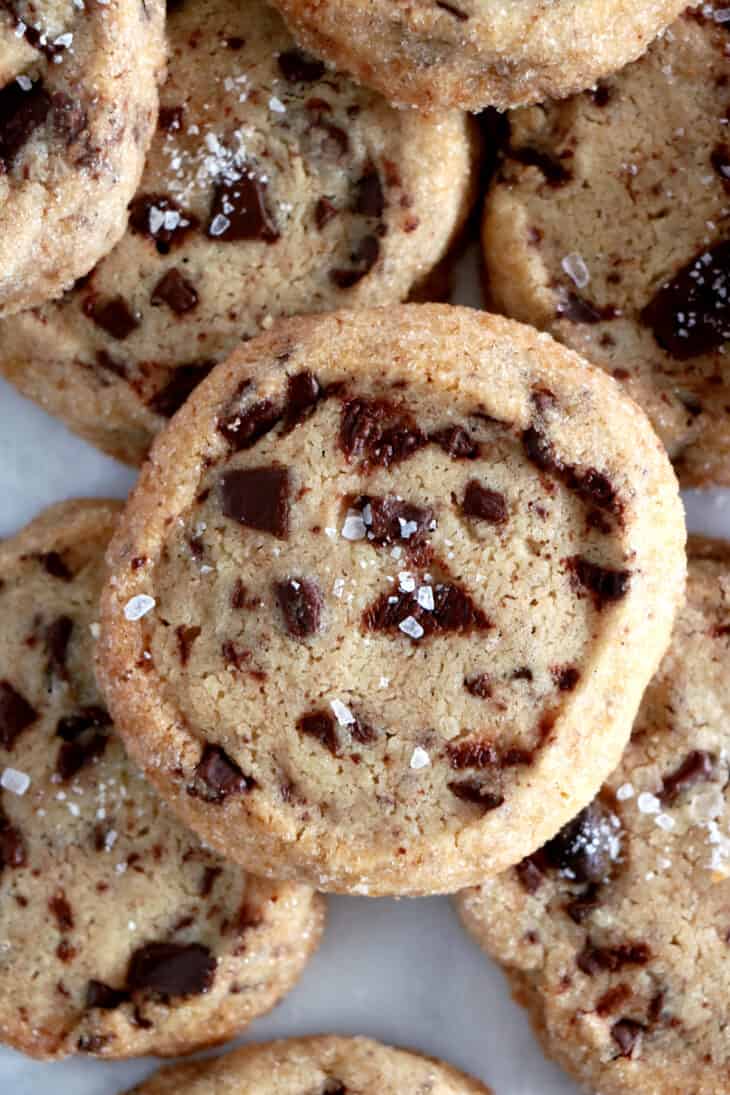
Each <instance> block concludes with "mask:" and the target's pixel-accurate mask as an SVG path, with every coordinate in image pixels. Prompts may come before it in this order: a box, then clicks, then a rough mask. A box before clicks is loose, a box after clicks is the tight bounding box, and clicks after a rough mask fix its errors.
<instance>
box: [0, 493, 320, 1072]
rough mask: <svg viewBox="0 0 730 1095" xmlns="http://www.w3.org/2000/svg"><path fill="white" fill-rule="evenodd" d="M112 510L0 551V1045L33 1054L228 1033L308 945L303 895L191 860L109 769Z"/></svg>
mask: <svg viewBox="0 0 730 1095" xmlns="http://www.w3.org/2000/svg"><path fill="white" fill-rule="evenodd" d="M119 508H120V507H119V505H118V503H113V502H91V501H89V502H67V503H64V504H62V505H59V506H54V507H53V508H52V509H50V510H47V511H46V512H45V513H44V514H42V515H41V516H40V517H39V518H38V519H37V520H35V521H34V522H33V523H32V524H31V525H29V526H28V527H27V528H26V529H25V530H24V531H23V532H21V533H20V534H19V535H18V536H16V537H14V538H13V539H11V540H6V541H5V542H4V543H3V544H2V545H0V610H1V615H2V626H1V627H0V772H1V773H2V775H1V776H0V788H1V790H0V857H1V860H2V878H1V879H0V887H1V889H2V902H1V903H0V942H1V943H2V946H0V1038H1V1039H2V1041H4V1042H7V1043H9V1044H10V1045H12V1046H14V1047H15V1048H16V1049H20V1050H23V1051H24V1052H25V1053H29V1054H32V1055H33V1056H34V1057H64V1056H66V1055H67V1054H72V1053H87V1054H93V1055H95V1056H100V1057H129V1056H137V1055H140V1054H146V1053H156V1054H163V1055H168V1054H177V1053H184V1052H188V1051H190V1050H192V1049H195V1048H197V1047H200V1046H202V1045H208V1044H211V1043H215V1042H220V1041H223V1040H225V1039H226V1038H229V1037H231V1036H232V1035H233V1034H234V1033H235V1032H236V1031H237V1030H238V1029H240V1028H241V1027H243V1026H245V1025H246V1024H247V1023H248V1022H249V1021H250V1020H251V1019H253V1018H255V1017H256V1016H257V1015H259V1014H261V1013H262V1012H264V1011H267V1010H268V1009H269V1008H270V1007H272V1005H273V1004H275V1003H276V1001H277V1000H278V999H279V998H280V997H281V996H282V995H283V994H284V993H285V992H286V991H287V989H289V988H290V987H291V985H292V983H293V982H294V981H295V979H296V978H297V976H298V974H299V973H300V971H301V969H302V967H303V965H304V963H305V962H306V960H307V958H308V956H309V954H310V953H311V951H312V950H313V949H314V947H315V946H316V944H317V941H318V939H319V935H320V932H321V926H322V917H323V912H322V907H321V904H320V900H319V899H318V898H317V897H316V895H314V894H313V893H312V891H311V890H310V889H308V888H306V887H304V886H296V885H291V884H286V883H274V882H262V881H259V880H256V879H252V878H248V877H247V876H246V875H245V874H244V873H243V872H242V871H241V869H240V868H239V867H236V866H234V865H232V864H230V863H226V862H225V861H224V860H222V859H219V858H218V856H216V855H214V854H213V853H212V852H211V851H210V850H208V849H206V848H204V847H203V846H202V845H201V844H200V843H199V842H198V840H197V839H196V838H195V837H194V836H193V834H191V833H190V832H189V831H188V830H187V829H185V828H183V826H182V825H180V823H179V822H178V821H177V820H176V819H175V818H174V816H173V815H172V813H171V812H169V811H168V808H167V807H166V806H165V805H164V803H161V802H160V800H159V799H158V798H157V796H156V795H155V794H154V792H153V791H152V789H151V788H150V787H149V785H148V784H147V783H146V782H145V781H144V780H143V779H142V776H141V775H140V774H139V772H138V771H137V769H136V768H135V767H134V766H133V765H132V764H131V762H130V761H129V760H128V759H127V757H126V755H125V752H124V749H123V748H122V745H121V743H120V742H119V740H118V738H117V737H116V735H115V733H114V728H113V727H112V724H111V720H110V718H109V715H108V714H107V712H106V709H105V708H104V707H103V705H102V701H101V698H100V696H99V693H98V690H97V688H96V684H95V682H94V678H93V647H94V643H95V639H94V636H95V635H96V634H97V633H98V626H99V625H98V623H97V619H98V611H97V609H98V605H97V601H98V596H99V590H100V587H101V584H102V580H103V576H104V564H103V553H104V549H105V546H106V544H107V542H108V539H109V536H110V535H111V531H112V527H113V524H114V522H115V520H116V518H117V515H118V511H119Z"/></svg>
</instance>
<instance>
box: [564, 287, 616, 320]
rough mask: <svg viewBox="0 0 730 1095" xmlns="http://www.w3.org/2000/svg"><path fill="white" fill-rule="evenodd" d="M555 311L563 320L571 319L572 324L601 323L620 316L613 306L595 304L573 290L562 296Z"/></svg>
mask: <svg viewBox="0 0 730 1095" xmlns="http://www.w3.org/2000/svg"><path fill="white" fill-rule="evenodd" d="M555 310H556V312H557V314H558V316H560V318H561V319H569V320H570V321H571V323H588V324H593V323H601V322H603V321H604V320H607V319H616V318H617V316H618V314H619V313H618V312H617V311H616V309H615V308H614V307H613V305H612V304H605V305H603V306H600V305H598V304H593V303H592V302H591V301H589V300H586V298H585V297H582V296H580V295H579V294H578V293H575V292H573V291H572V290H571V291H569V292H566V293H563V294H562V296H561V299H560V301H559V302H558V306H557V308H556V309H555Z"/></svg>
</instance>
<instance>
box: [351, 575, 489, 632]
mask: <svg viewBox="0 0 730 1095" xmlns="http://www.w3.org/2000/svg"><path fill="white" fill-rule="evenodd" d="M431 588H432V590H433V601H434V607H433V609H430V610H429V609H425V608H423V607H422V606H421V605H420V604H419V602H418V599H417V594H416V592H413V593H406V592H403V591H402V590H401V591H399V592H398V593H391V592H386V593H383V594H381V596H380V597H378V599H377V600H376V601H375V602H374V603H373V604H371V605H370V607H369V608H367V609H366V610H365V612H364V613H363V618H362V622H363V627H364V628H365V629H366V630H367V631H384V632H395V633H396V634H400V635H403V636H405V635H408V636H409V637H410V638H411V639H412V641H414V642H418V641H419V640H420V639H422V638H426V637H430V636H432V635H445V634H447V633H449V632H458V633H460V634H469V633H471V632H474V631H488V630H489V629H490V628H491V626H492V624H491V621H490V620H489V619H488V618H487V617H486V616H485V614H484V613H483V612H482V610H481V609H480V608H478V607H477V605H476V604H475V603H474V601H473V600H472V599H471V597H470V596H469V594H468V593H467V592H466V590H464V589H463V588H462V587H461V586H460V585H458V584H457V583H455V582H439V583H438V584H436V585H434V586H432V587H431ZM409 619H410V620H411V621H412V624H411V625H410V627H409V626H408V625H407V629H406V630H405V631H404V630H403V629H402V628H401V627H400V625H401V624H402V623H404V622H405V621H406V620H409ZM415 631H420V632H421V634H419V635H418V637H416V635H415V634H413V632H415Z"/></svg>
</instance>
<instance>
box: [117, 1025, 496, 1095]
mask: <svg viewBox="0 0 730 1095" xmlns="http://www.w3.org/2000/svg"><path fill="white" fill-rule="evenodd" d="M222 1084H225V1087H226V1091H230V1092H231V1095H249V1093H250V1095H253V1093H254V1092H255V1093H256V1095H301V1093H302V1092H304V1091H306V1092H307V1095H310V1093H311V1095H347V1093H349V1092H353V1093H354V1092H358V1091H363V1092H365V1091H377V1092H382V1095H403V1092H409V1093H410V1095H426V1093H428V1095H490V1092H489V1089H488V1088H486V1087H485V1086H484V1084H480V1083H479V1082H478V1081H477V1080H473V1079H472V1078H471V1077H469V1076H466V1075H464V1073H463V1072H458V1071H457V1070H456V1069H455V1068H452V1067H451V1066H450V1065H447V1064H445V1063H444V1062H443V1061H437V1060H431V1059H430V1058H427V1057H423V1056H421V1055H420V1054H417V1053H411V1052H408V1051H407V1050H403V1049H394V1048H392V1047H391V1046H384V1045H381V1044H380V1043H378V1042H373V1041H371V1040H370V1039H369V1038H342V1037H336V1036H334V1035H322V1036H320V1037H315V1038H292V1039H290V1040H289V1041H281V1042H270V1043H268V1044H265V1045H250V1046H245V1047H244V1048H243V1049H239V1050H236V1051H235V1052H234V1053H230V1054H228V1055H226V1056H224V1057H219V1058H218V1059H217V1060H215V1061H203V1062H200V1063H198V1064H189V1065H178V1066H174V1067H172V1068H167V1069H163V1070H162V1071H161V1072H158V1073H156V1074H155V1075H154V1076H153V1077H152V1078H151V1079H150V1080H147V1081H146V1082H145V1083H143V1084H140V1085H139V1087H136V1088H135V1089H134V1092H133V1093H132V1092H130V1095H173V1093H178V1092H179V1093H180V1095H210V1093H212V1092H219V1091H221V1090H222V1087H221V1085H222Z"/></svg>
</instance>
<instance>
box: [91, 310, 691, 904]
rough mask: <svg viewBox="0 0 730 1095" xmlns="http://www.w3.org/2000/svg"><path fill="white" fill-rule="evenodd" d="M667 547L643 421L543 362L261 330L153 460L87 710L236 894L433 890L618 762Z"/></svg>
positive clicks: (337, 334)
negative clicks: (111, 731) (246, 874)
mask: <svg viewBox="0 0 730 1095" xmlns="http://www.w3.org/2000/svg"><path fill="white" fill-rule="evenodd" d="M683 545H684V524H683V518H682V511H681V505H680V501H679V497H678V493H677V486H676V481H675V479H674V476H673V474H672V471H671V468H670V465H669V463H668V461H667V459H666V456H665V454H664V452H663V450H662V449H661V446H660V444H659V442H658V440H657V439H656V437H655V436H654V434H653V433H652V432H651V430H650V428H649V425H648V423H647V421H646V419H645V417H644V415H643V414H642V412H641V411H640V410H639V409H638V408H637V407H635V406H634V405H633V404H632V403H631V402H630V401H629V400H627V399H625V398H624V397H623V396H622V395H621V393H620V392H619V390H618V388H617V386H616V385H615V383H614V382H613V381H612V380H611V379H610V378H608V377H606V376H605V374H604V373H602V372H601V371H600V370H597V369H596V370H593V369H591V368H589V367H588V366H587V365H586V364H585V363H584V362H582V361H581V360H580V359H579V358H578V357H577V356H576V355H573V354H571V353H570V352H569V351H567V350H564V349H563V348H562V347H560V346H558V345H557V344H556V343H555V342H553V340H552V339H550V338H549V337H548V336H546V335H539V334H537V333H536V332H534V331H532V330H531V329H530V328H526V327H522V326H520V325H519V324H516V323H513V322H511V321H509V320H503V319H500V318H495V317H490V316H488V315H486V314H484V313H479V312H476V311H472V310H470V309H465V308H464V309H462V308H450V307H448V306H444V305H441V306H440V305H422V306H419V305H406V306H403V307H399V308H394V309H390V310H386V309H383V310H380V311H378V310H374V311H364V312H342V313H337V314H334V315H331V316H327V317H307V318H303V319H300V320H289V321H282V322H281V323H279V324H278V325H277V326H276V327H275V328H274V329H273V330H272V332H271V333H270V334H267V335H262V336H261V337H260V338H259V339H257V340H255V341H252V342H250V343H248V344H246V345H244V346H242V347H241V348H239V349H238V350H237V351H236V352H235V353H234V354H233V355H232V357H231V358H230V359H229V360H228V362H226V363H225V364H223V365H221V366H219V368H218V369H216V370H215V371H214V372H213V373H212V374H211V376H210V377H209V378H208V379H207V380H206V381H204V382H203V384H202V385H201V386H200V388H199V389H198V391H197V392H196V393H195V394H194V395H193V397H192V399H191V400H190V401H188V403H187V404H186V405H185V407H184V408H183V409H182V410H181V411H180V412H179V414H178V416H177V417H176V418H175V420H174V421H173V423H171V425H170V427H169V428H168V429H167V431H165V433H164V434H162V435H161V436H160V438H159V439H158V441H157V443H156V445H155V446H154V447H153V450H152V454H151V457H150V461H149V462H148V463H147V464H146V465H145V467H144V469H143V472H142V477H141V480H140V483H139V486H138V487H137V489H136V491H135V492H134V494H133V496H132V500H131V503H130V504H129V507H128V509H127V510H126V514H125V518H124V520H123V522H122V524H121V525H120V528H119V532H118V534H117V536H116V538H115V540H114V542H113V546H112V548H111V551H110V560H111V567H112V572H113V573H112V578H111V581H110V584H109V585H108V587H107V589H106V592H105V596H104V603H103V612H102V615H103V623H102V627H103V636H102V641H101V643H100V648H99V652H100V662H101V669H102V673H103V683H104V687H105V689H106V692H107V696H108V700H109V703H110V705H111V710H112V712H113V714H114V717H115V719H116V720H117V724H118V726H119V728H120V730H121V732H122V733H123V735H124V737H125V739H126V741H127V744H128V746H129V748H130V750H131V751H132V753H133V755H135V757H136V758H137V760H138V762H139V763H140V764H141V765H142V767H143V769H144V770H145V771H146V772H147V773H148V775H149V777H150V779H152V781H153V782H154V783H155V784H156V785H157V786H158V787H159V789H160V791H161V792H162V794H163V795H164V796H165V797H166V798H167V799H169V800H170V802H171V803H172V805H173V806H174V808H175V809H176V810H177V811H178V812H179V813H180V815H181V816H182V817H183V818H184V819H185V820H187V821H188V822H189V824H190V825H191V826H193V828H195V829H197V830H198V831H199V832H200V833H201V834H203V835H204V837H205V839H206V840H208V841H209V842H210V843H211V844H212V845H213V846H214V847H217V848H218V849H220V850H225V851H226V852H227V853H228V854H229V855H231V856H233V857H234V858H237V859H239V860H240V862H241V863H243V864H245V865H248V866H249V867H250V868H251V869H252V870H255V871H256V872H258V873H260V874H263V875H269V876H274V877H276V876H279V877H284V878H294V879H297V880H308V881H310V882H313V883H316V885H317V886H318V887H319V888H321V889H326V890H339V891H346V892H356V893H370V894H385V893H402V894H419V893H429V892H445V891H453V890H456V889H458V888H460V887H462V886H463V885H465V884H466V883H467V882H468V881H469V880H471V881H472V882H477V881H479V880H481V879H482V878H484V877H485V876H487V875H489V874H491V873H496V872H497V871H499V870H501V869H503V868H504V867H506V866H509V865H511V864H512V863H515V862H518V861H519V860H520V859H521V858H522V857H523V855H524V854H529V852H532V851H534V850H535V848H536V847H538V846H539V845H540V844H541V843H542V842H543V840H545V839H547V838H548V837H550V836H552V835H553V833H554V832H555V831H556V830H557V829H558V828H559V827H560V826H561V825H562V824H563V823H564V822H565V821H567V820H568V819H569V818H570V817H572V816H573V815H574V814H575V812H576V811H577V810H578V809H579V808H580V807H582V806H584V805H585V804H586V803H587V802H588V801H589V800H590V798H591V797H592V795H593V794H595V791H596V789H597V787H598V786H600V783H601V781H602V780H603V779H604V778H605V777H606V775H607V774H608V773H609V772H610V771H611V769H612V768H613V767H614V766H615V764H616V763H617V762H618V759H619V756H620V753H621V750H622V748H623V746H624V744H625V742H626V739H627V737H628V734H629V730H630V727H631V723H632V721H633V718H634V715H635V713H636V709H637V707H638V703H639V700H640V697H641V694H642V692H643V690H644V687H645V686H646V684H647V683H648V680H649V678H650V677H651V675H652V673H653V672H654V670H655V669H656V666H657V664H658V661H659V658H660V656H661V655H662V653H663V652H664V648H665V646H666V644H667V642H668V639H669V631H670V628H671V622H672V617H673V615H674V611H675V606H676V603H677V601H678V599H679V597H680V595H681V590H682V585H683V575H684V551H683Z"/></svg>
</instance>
